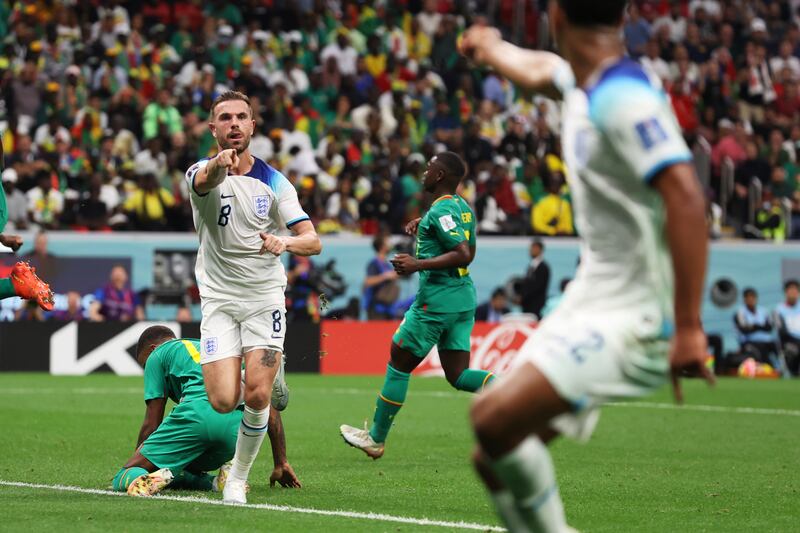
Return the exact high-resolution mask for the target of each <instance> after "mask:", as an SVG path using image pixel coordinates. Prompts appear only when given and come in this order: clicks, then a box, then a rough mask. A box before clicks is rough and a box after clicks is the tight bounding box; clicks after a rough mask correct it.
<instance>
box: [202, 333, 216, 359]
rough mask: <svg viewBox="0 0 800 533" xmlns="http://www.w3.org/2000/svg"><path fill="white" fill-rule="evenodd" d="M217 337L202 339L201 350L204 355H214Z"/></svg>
mask: <svg viewBox="0 0 800 533" xmlns="http://www.w3.org/2000/svg"><path fill="white" fill-rule="evenodd" d="M217 347H218V344H217V338H216V337H208V338H207V339H203V350H205V352H206V355H214V354H215V353H217Z"/></svg>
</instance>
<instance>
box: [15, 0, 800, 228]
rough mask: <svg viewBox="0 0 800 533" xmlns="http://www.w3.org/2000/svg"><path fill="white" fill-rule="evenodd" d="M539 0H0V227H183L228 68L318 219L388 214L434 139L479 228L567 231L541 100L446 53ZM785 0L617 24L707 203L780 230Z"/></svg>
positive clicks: (793, 168)
mask: <svg viewBox="0 0 800 533" xmlns="http://www.w3.org/2000/svg"><path fill="white" fill-rule="evenodd" d="M546 3H547V2H541V1H540V2H531V1H529V2H523V4H525V11H524V17H523V18H522V19H520V18H519V17H518V16H516V17H515V13H517V14H518V13H519V12H518V11H515V10H516V9H518V7H517V4H518V2H516V1H514V0H501V1H494V2H493V1H488V0H470V1H463V2H462V1H455V0H424V1H422V0H416V1H415V0H404V1H393V2H387V1H385V0H383V1H382V0H376V1H356V0H353V1H347V0H342V1H334V0H316V1H314V0H298V1H286V0H250V1H243V2H239V3H236V4H234V3H228V2H224V1H220V0H213V1H208V2H201V1H199V0H192V1H177V2H159V1H157V0H147V1H143V2H126V1H119V0H109V1H103V2H99V1H95V0H63V1H53V0H41V1H19V2H9V1H8V0H2V1H0V41H1V42H2V45H1V46H0V93H1V94H2V101H0V131H2V142H3V147H4V149H5V154H6V158H5V159H6V161H5V163H6V170H5V171H4V172H3V174H2V183H3V187H4V188H5V190H6V194H7V196H8V203H9V210H10V214H11V221H10V222H11V224H10V226H11V227H12V228H13V227H16V228H17V229H24V228H26V227H39V228H43V229H77V230H85V231H86V230H104V231H110V230H176V231H188V230H190V229H191V227H192V223H191V210H190V209H189V206H188V195H187V189H186V183H185V180H184V179H183V175H184V172H185V170H186V169H187V168H188V167H189V166H190V165H191V164H192V163H194V162H195V161H196V160H198V159H200V158H202V157H207V156H213V155H214V154H213V151H214V150H215V143H214V141H213V138H212V137H211V134H210V132H209V130H208V127H207V123H206V122H207V121H206V119H207V116H208V111H209V108H210V104H211V102H212V101H213V99H214V98H215V97H216V96H217V95H218V94H220V93H221V92H224V91H225V90H227V89H230V88H234V89H238V90H241V91H243V92H245V93H247V94H248V95H249V96H250V97H251V99H252V102H253V107H254V110H255V119H256V122H257V133H256V134H255V136H254V137H253V139H252V144H251V149H252V152H253V153H254V155H256V156H258V157H260V158H263V159H264V160H266V161H268V162H269V163H270V164H271V165H273V166H275V167H276V168H278V169H280V170H282V171H283V172H284V173H285V174H286V175H287V177H289V179H290V180H291V181H292V182H293V183H294V185H295V186H296V187H297V189H298V192H299V195H300V198H301V201H302V204H303V206H304V208H305V210H306V211H307V212H308V213H309V215H311V216H312V218H313V219H314V221H315V223H316V224H317V226H318V228H319V230H320V232H322V233H332V232H341V231H351V232H360V233H365V234H375V233H377V232H378V231H379V229H381V227H382V226H385V228H384V229H388V230H390V231H394V232H397V231H399V230H400V228H401V227H402V225H403V223H404V222H405V221H406V220H408V219H410V218H412V217H415V216H416V215H418V214H419V212H420V210H421V209H422V208H423V201H424V200H423V198H422V188H421V183H420V177H421V174H422V172H423V171H424V164H425V161H426V160H427V159H428V158H429V157H430V156H431V155H433V154H434V153H435V152H436V151H438V150H440V149H443V148H447V149H451V150H455V151H457V152H459V153H461V154H462V155H463V156H464V158H465V160H466V161H467V162H468V164H469V174H468V179H467V180H465V182H464V184H463V186H462V191H461V192H462V195H463V196H464V197H465V199H467V200H468V201H469V202H470V203H472V204H473V205H474V207H475V208H476V211H477V214H478V218H479V230H480V232H481V233H482V234H539V235H551V236H554V235H571V234H574V233H575V228H574V226H573V221H572V215H571V207H570V195H569V189H568V186H567V184H566V182H565V179H564V173H565V167H564V163H563V162H562V160H561V157H560V155H561V154H560V140H559V138H558V135H557V133H556V132H557V131H558V127H557V124H558V120H559V113H558V107H557V105H555V104H554V103H553V102H551V101H548V100H546V99H543V98H539V97H534V98H531V97H530V96H529V95H523V94H520V93H518V92H517V91H515V89H514V87H513V86H512V85H511V84H509V83H508V82H507V81H505V80H503V79H500V78H499V77H498V76H496V75H494V74H493V73H492V72H490V71H484V70H479V69H476V68H475V67H474V66H472V65H470V63H469V62H468V61H467V60H466V59H464V58H463V57H461V56H460V55H459V54H458V51H457V41H458V36H459V34H460V32H461V31H462V30H463V28H465V27H466V25H468V24H471V23H475V22H479V21H480V20H481V19H485V20H487V21H489V22H491V23H492V24H494V25H497V26H498V27H500V28H501V29H502V31H503V32H504V34H506V36H507V37H509V38H511V37H513V36H515V35H516V36H519V37H520V39H521V40H522V41H523V44H525V45H527V46H535V45H536V44H537V43H538V42H541V41H543V40H545V39H546V35H543V32H544V31H545V30H543V28H544V27H546V26H545V24H543V19H544V13H545V11H544V10H543V9H542V8H543V5H546ZM799 5H800V1H799V0H784V1H777V0H773V1H768V0H763V1H743V0H722V1H717V0H692V1H690V2H689V1H673V2H669V1H666V0H653V1H637V2H633V4H632V6H631V8H630V11H629V15H628V19H627V21H626V23H625V29H624V32H625V40H626V44H627V47H628V50H629V53H630V55H631V57H632V58H634V59H635V60H638V61H641V62H642V63H645V64H647V65H648V66H649V67H650V68H651V69H652V71H653V72H654V73H655V74H656V75H658V76H659V77H661V78H662V80H663V81H664V84H665V89H666V91H667V93H668V95H669V97H670V99H671V101H672V104H673V107H674V108H675V112H676V115H677V118H678V121H679V123H680V125H681V127H682V128H683V131H684V133H685V135H686V138H687V140H688V141H689V142H690V143H691V144H692V146H697V145H698V143H699V144H700V145H701V146H707V147H708V152H709V154H708V155H709V157H708V159H709V160H710V173H709V174H708V179H707V195H708V200H709V202H708V204H709V217H710V219H711V221H712V223H713V224H714V225H715V226H720V225H722V224H723V223H724V224H726V225H730V226H732V227H733V228H734V229H735V230H736V231H737V232H738V233H739V234H740V235H741V234H746V235H750V236H759V237H764V238H773V239H783V238H791V237H792V235H790V234H787V233H789V232H788V227H787V224H786V221H787V219H790V218H791V217H789V216H787V213H788V212H792V213H793V214H794V215H795V216H797V217H800V192H798V177H799V176H798V174H800V120H798V116H799V115H798V113H800V86H798V83H799V82H800V11H799V10H798V6H799ZM491 6H493V7H494V11H493V12H490V7H491ZM476 13H481V14H482V15H475V14H476ZM726 165H727V168H728V169H729V170H730V169H733V185H732V187H725V185H724V181H725V180H724V175H725V169H726ZM756 178H757V179H758V180H759V182H760V184H761V186H762V190H761V191H760V192H761V194H760V195H759V196H757V197H755V198H756V199H757V200H758V203H757V204H756V205H753V201H752V200H753V198H754V197H753V194H752V186H753V183H754V179H756ZM720 204H724V205H720ZM723 208H724V209H723ZM720 213H725V214H726V220H719V219H720ZM781 215H783V216H781ZM789 226H791V225H789ZM794 226H795V227H797V226H799V224H794Z"/></svg>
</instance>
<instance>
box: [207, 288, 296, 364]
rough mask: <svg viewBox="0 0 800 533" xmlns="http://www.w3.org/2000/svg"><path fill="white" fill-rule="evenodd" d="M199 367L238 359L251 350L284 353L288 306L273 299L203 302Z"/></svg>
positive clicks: (213, 299) (281, 300) (212, 299)
mask: <svg viewBox="0 0 800 533" xmlns="http://www.w3.org/2000/svg"><path fill="white" fill-rule="evenodd" d="M200 309H201V311H202V313H203V320H202V322H201V323H200V364H206V363H212V362H214V361H219V360H220V359H226V358H228V357H238V356H241V355H243V354H244V353H246V352H249V351H250V350H256V349H265V348H271V349H274V350H280V351H281V352H283V343H284V339H285V337H286V304H285V302H284V300H283V295H282V294H281V296H280V300H278V299H276V298H271V299H270V300H268V301H263V302H242V301H233V300H221V299H215V298H204V299H202V301H201V303H200Z"/></svg>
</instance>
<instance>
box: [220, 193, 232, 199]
mask: <svg viewBox="0 0 800 533" xmlns="http://www.w3.org/2000/svg"><path fill="white" fill-rule="evenodd" d="M219 197H220V198H223V199H224V198H236V195H235V194H229V195H228V196H225V195H224V194H220V195H219Z"/></svg>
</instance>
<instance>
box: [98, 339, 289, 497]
mask: <svg viewBox="0 0 800 533" xmlns="http://www.w3.org/2000/svg"><path fill="white" fill-rule="evenodd" d="M136 356H137V359H138V360H139V363H140V364H142V365H143V366H144V400H145V402H146V404H147V411H146V413H145V419H144V422H143V423H142V428H141V430H140V431H139V438H138V440H137V443H136V452H135V453H134V455H133V457H131V458H130V459H129V460H128V462H127V463H125V466H123V467H122V468H121V469H120V471H119V472H117V475H116V476H114V481H113V488H114V490H118V491H127V492H128V494H130V495H132V496H152V495H154V494H156V493H158V492H159V491H160V490H162V489H163V488H164V487H166V486H167V485H169V486H170V487H171V488H184V489H191V490H214V491H222V489H223V487H224V483H225V480H226V478H227V472H228V469H229V465H228V464H226V463H228V461H230V460H231V459H232V458H233V454H234V452H235V451H236V438H237V436H238V432H239V426H240V424H241V423H242V411H241V410H238V409H237V410H234V411H232V412H230V413H218V412H217V411H215V410H214V408H213V407H212V406H211V403H209V401H208V396H207V395H206V389H205V384H204V383H203V371H202V370H201V367H200V341H198V340H190V339H176V338H175V334H174V333H173V332H172V330H170V329H169V328H167V327H164V326H152V327H149V328H147V329H146V330H145V331H144V332H143V333H142V335H141V336H140V337H139V342H138V343H137V346H136ZM167 398H169V399H171V400H172V401H173V402H175V403H176V404H177V405H176V406H175V408H174V409H173V410H172V412H170V414H169V415H168V416H167V418H166V419H165V418H164V410H165V408H166V406H167ZM162 420H163V421H162ZM267 433H268V435H269V438H270V441H271V443H272V455H273V460H274V463H275V469H274V470H273V472H272V475H271V476H270V484H271V485H274V484H275V483H276V482H278V483H280V484H281V485H282V486H284V487H300V482H299V481H298V480H297V477H296V476H295V474H294V471H293V470H292V467H291V466H290V465H289V463H288V462H287V460H286V440H285V436H284V433H283V423H282V421H281V416H280V413H279V412H278V410H277V409H272V410H271V413H270V418H269V422H268V428H267ZM217 469H219V474H218V475H216V476H212V475H210V474H208V472H211V471H213V470H217Z"/></svg>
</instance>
